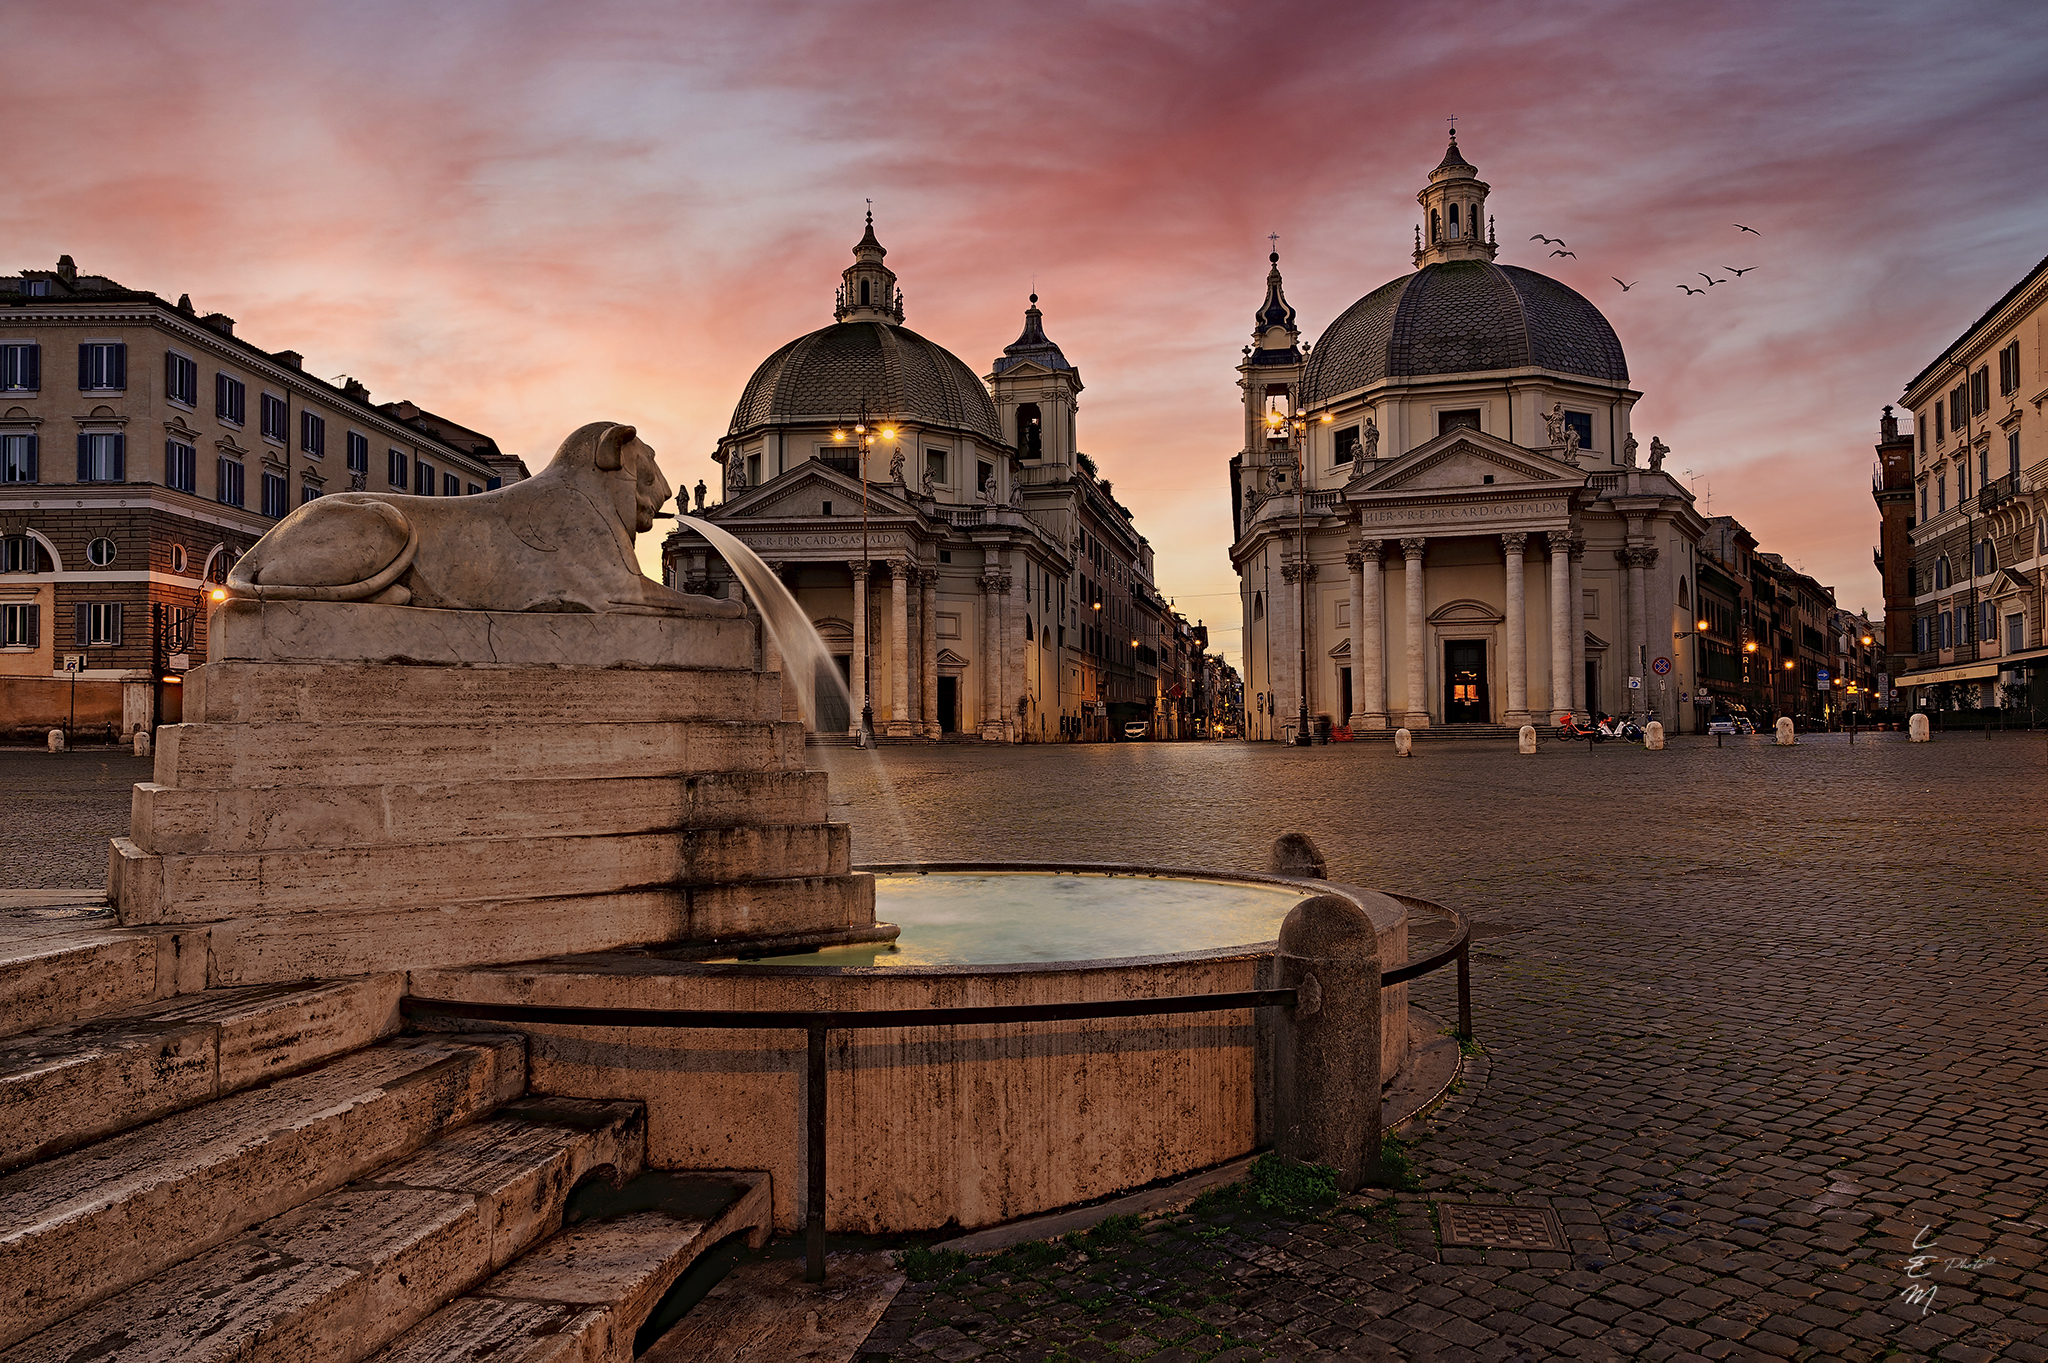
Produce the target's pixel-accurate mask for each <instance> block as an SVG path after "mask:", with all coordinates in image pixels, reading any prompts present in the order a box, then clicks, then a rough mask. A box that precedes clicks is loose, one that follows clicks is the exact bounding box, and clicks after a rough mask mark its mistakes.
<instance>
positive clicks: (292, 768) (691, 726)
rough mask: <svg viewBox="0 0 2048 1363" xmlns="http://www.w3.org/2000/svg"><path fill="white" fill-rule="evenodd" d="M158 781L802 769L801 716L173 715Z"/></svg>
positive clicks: (212, 785) (209, 785) (223, 783)
mask: <svg viewBox="0 0 2048 1363" xmlns="http://www.w3.org/2000/svg"><path fill="white" fill-rule="evenodd" d="M156 732H157V739H156V741H157V750H156V784H157V785H162V786H173V787H176V788H177V789H180V790H205V789H223V788H233V789H245V788H248V787H251V786H289V785H316V786H353V785H384V784H400V783H405V782H433V781H446V780H450V779H461V778H468V779H475V780H489V779H491V778H492V777H496V776H502V775H507V774H516V775H517V776H518V777H520V778H521V779H523V780H529V781H539V780H575V779H592V778H606V777H629V776H682V775H694V774H697V773H701V772H714V771H794V770H798V769H800V768H802V766H803V765H804V761H803V756H804V727H803V725H801V724H794V723H783V722H779V721H778V722H775V723H761V724H746V723H739V722H724V721H713V720H690V721H684V722H679V723H655V724H595V723H593V724H534V725H508V726H503V727H500V726H495V725H484V724H476V723H467V724H446V725H441V726H434V727H428V726H397V727H393V726H386V725H379V724H166V725H163V726H162V727H160V728H159V729H158V730H157V731H156Z"/></svg>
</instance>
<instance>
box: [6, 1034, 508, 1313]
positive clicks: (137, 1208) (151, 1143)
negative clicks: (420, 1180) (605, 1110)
mask: <svg viewBox="0 0 2048 1363" xmlns="http://www.w3.org/2000/svg"><path fill="white" fill-rule="evenodd" d="M525 1059H526V1052H525V1044H524V1041H523V1039H521V1038H519V1037H516V1036H486V1035H466V1036H463V1037H459V1038H458V1037H452V1036H441V1037H418V1038H402V1039H399V1040H394V1041H388V1042H384V1043H382V1044H380V1045H377V1046H373V1047H371V1048H369V1049H367V1050H363V1051H357V1052H355V1053H353V1054H351V1055H348V1056H345V1057H343V1058H341V1059H339V1060H335V1061H332V1062H330V1063H328V1064H326V1065H323V1066H321V1067H320V1068H318V1069H315V1070H311V1071H309V1072H307V1073H304V1074H299V1075H295V1076H292V1077H290V1078H285V1079H280V1080H278V1081H276V1082H275V1083H272V1084H269V1085H267V1086H265V1087H263V1088H258V1089H251V1090H247V1091H244V1092H242V1093H237V1094H233V1095H231V1096H229V1097H226V1098H221V1099H217V1100H215V1101H213V1102H210V1103H207V1104H205V1105H204V1106H201V1107H198V1108H194V1109H192V1110H190V1111H187V1112H181V1113H177V1114H175V1115H173V1116H169V1117H164V1118H161V1119H159V1120H157V1121H154V1122H150V1123H148V1124H146V1125H143V1126H139V1127H136V1128H134V1129H132V1130H129V1131H126V1132H123V1133H122V1134H120V1135H117V1136H113V1137H110V1138H108V1139H106V1140H103V1141H100V1142H98V1143H97V1144H94V1145H89V1146H86V1147H84V1148H82V1149H79V1150H74V1151H72V1152H71V1153H69V1154H65V1155H60V1156H58V1157H56V1158H55V1159H51V1160H47V1161H44V1162H43V1163H41V1164H36V1165H31V1166H29V1167H28V1168H26V1169H22V1170H19V1171H18V1172H16V1173H13V1174H10V1175H8V1176H7V1177H5V1178H0V1283H4V1284H7V1288H6V1291H5V1293H4V1295H0V1346H5V1345H11V1344H16V1343H19V1342H21V1341H22V1340H24V1339H28V1338H31V1337H33V1336H34V1335H35V1334H36V1333H37V1332H39V1331H42V1330H44V1329H47V1328H48V1327H49V1326H50V1325H52V1324H54V1323H56V1322H57V1321H60V1320H62V1319H64V1318H65V1317H66V1316H69V1315H72V1314H74V1313H76V1312H78V1311H79V1310H82V1309H83V1308H85V1307H86V1306H89V1305H91V1304H92V1303H93V1302H96V1301H98V1300H100V1299H102V1298H105V1297H108V1296H111V1295H112V1294H114V1293H116V1292H119V1291H122V1290H124V1289H126V1288H129V1287H132V1286H134V1285H135V1284H136V1283H139V1282H142V1281H143V1280H145V1279H147V1278H150V1277H153V1276H155V1275H156V1274H158V1273H160V1272H162V1271H163V1270H164V1269H166V1268H168V1267H170V1266H171V1265H173V1264H176V1263H179V1262H182V1261H183V1260H185V1259H188V1258H190V1257H192V1256H193V1255H194V1254H197V1253H200V1252H202V1251H204V1250H207V1249H210V1248H212V1247H213V1246H215V1245H219V1244H222V1243H224V1242H225V1241H227V1240H229V1239H231V1238H233V1237H234V1236H236V1235H239V1234H240V1233H241V1232H243V1231H245V1230H247V1229H249V1227H251V1226H254V1225H256V1224H258V1223H260V1222H262V1221H266V1220H268V1219H270V1218H271V1217H273V1216H277V1215H279V1214H281V1213H283V1212H286V1211H289V1210H290V1209H292V1208H294V1207H296V1206H299V1205H300V1204H301V1203H304V1202H306V1201H308V1200H310V1199H312V1198H315V1197H319V1196H321V1195H322V1194H325V1193H328V1192H332V1191H333V1190H334V1189H336V1188H339V1187H341V1186H342V1185H343V1184H345V1183H348V1182H349V1181H350V1180H352V1179H355V1178H360V1177H361V1176H362V1175H363V1174H365V1173H367V1172H368V1171H369V1170H371V1169H375V1168H377V1167H378V1166H380V1165H383V1164H386V1163H389V1162H390V1161H392V1160H394V1159H399V1158H402V1157H403V1156H406V1155H408V1154H411V1153H412V1152H413V1151H415V1150H418V1149H419V1148H420V1147H422V1146H424V1145H426V1144H427V1143H428V1142H429V1141H431V1140H433V1139H434V1138H435V1137H436V1136H438V1135H440V1134H441V1133H442V1132H443V1131H446V1130H448V1129H450V1128H452V1127H455V1126H459V1125H461V1124H462V1123H464V1122H468V1121H471V1120H474V1119H475V1118H477V1117H479V1116H481V1115H483V1114H484V1113H486V1112H488V1111H490V1110H491V1109H493V1108H495V1107H497V1106H499V1105H500V1104H502V1103H504V1102H507V1101H509V1100H511V1099H512V1098H515V1097H517V1096H519V1094H520V1093H522V1092H523V1091H524V1089H525V1086H526V1065H525Z"/></svg>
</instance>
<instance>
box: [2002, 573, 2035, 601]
mask: <svg viewBox="0 0 2048 1363" xmlns="http://www.w3.org/2000/svg"><path fill="white" fill-rule="evenodd" d="M2033 587H2034V584H2033V583H2032V582H2030V581H2028V580H2027V575H2026V574H2025V573H2023V572H2021V571H2020V570H2019V569H2017V568H2000V569H1999V570H1998V581H1997V582H1996V583H1995V584H1994V585H1993V586H1992V588H1991V590H1992V592H1993V594H1995V595H1998V596H2005V595H2007V594H2009V593H2012V592H2024V591H2031V590H2033Z"/></svg>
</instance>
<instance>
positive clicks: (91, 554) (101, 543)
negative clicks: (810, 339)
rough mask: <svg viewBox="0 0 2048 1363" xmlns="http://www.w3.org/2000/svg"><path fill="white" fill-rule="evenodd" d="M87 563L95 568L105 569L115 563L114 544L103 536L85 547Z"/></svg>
mask: <svg viewBox="0 0 2048 1363" xmlns="http://www.w3.org/2000/svg"><path fill="white" fill-rule="evenodd" d="M85 558H86V562H88V563H90V564H92V566H93V567H95V568H104V567H106V566H107V565H108V564H109V563H112V562H113V561H114V542H113V541H112V540H110V539H107V538H106V537H104V536H102V537H101V538H99V539H96V540H94V541H93V542H92V543H91V544H88V545H86V546H85Z"/></svg>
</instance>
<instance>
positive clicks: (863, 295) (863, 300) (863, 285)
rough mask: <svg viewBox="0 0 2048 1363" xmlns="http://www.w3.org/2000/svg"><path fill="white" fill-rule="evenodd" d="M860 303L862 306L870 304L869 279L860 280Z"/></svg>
mask: <svg viewBox="0 0 2048 1363" xmlns="http://www.w3.org/2000/svg"><path fill="white" fill-rule="evenodd" d="M860 305H861V306H862V307H866V306H867V305H868V281H867V280H865V279H863V280H862V281H861V282H860Z"/></svg>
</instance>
